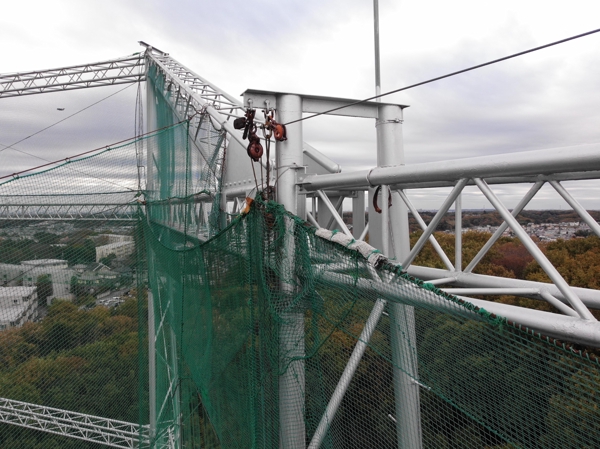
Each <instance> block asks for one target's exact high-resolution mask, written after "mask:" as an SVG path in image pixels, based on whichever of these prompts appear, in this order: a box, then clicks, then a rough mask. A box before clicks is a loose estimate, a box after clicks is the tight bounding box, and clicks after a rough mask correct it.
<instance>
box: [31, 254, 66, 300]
mask: <svg viewBox="0 0 600 449" xmlns="http://www.w3.org/2000/svg"><path fill="white" fill-rule="evenodd" d="M21 266H22V267H23V274H22V279H23V285H24V286H26V287H33V286H35V285H36V282H37V280H38V278H39V277H40V276H48V277H49V279H50V281H51V282H52V296H50V297H49V298H47V301H48V304H50V302H51V301H52V299H53V298H61V299H66V300H71V299H73V295H72V294H71V278H72V277H73V276H75V270H73V269H70V268H68V263H67V261H66V260H61V259H35V260H24V261H23V262H21Z"/></svg>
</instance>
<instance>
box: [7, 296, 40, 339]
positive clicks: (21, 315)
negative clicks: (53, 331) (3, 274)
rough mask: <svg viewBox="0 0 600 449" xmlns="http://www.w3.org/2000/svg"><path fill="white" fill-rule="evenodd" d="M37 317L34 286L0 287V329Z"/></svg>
mask: <svg viewBox="0 0 600 449" xmlns="http://www.w3.org/2000/svg"><path fill="white" fill-rule="evenodd" d="M37 317H38V300H37V288H36V287H1V288H0V330H4V329H9V328H12V327H21V326H23V324H25V323H26V322H27V321H35V320H36V319H37Z"/></svg>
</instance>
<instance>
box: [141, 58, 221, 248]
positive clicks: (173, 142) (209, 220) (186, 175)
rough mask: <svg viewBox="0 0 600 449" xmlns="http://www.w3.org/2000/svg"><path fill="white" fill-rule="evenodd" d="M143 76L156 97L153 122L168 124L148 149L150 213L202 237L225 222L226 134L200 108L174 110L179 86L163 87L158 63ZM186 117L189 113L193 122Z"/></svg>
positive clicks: (186, 231)
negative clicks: (222, 193)
mask: <svg viewBox="0 0 600 449" xmlns="http://www.w3.org/2000/svg"><path fill="white" fill-rule="evenodd" d="M147 80H148V81H147V82H148V89H151V90H152V92H153V93H154V98H155V99H156V105H155V106H156V108H155V111H156V126H157V128H164V127H167V128H168V129H169V133H168V136H169V138H168V139H165V138H162V139H161V141H160V144H158V145H153V146H152V149H151V151H149V155H148V168H147V189H146V196H147V199H148V201H149V203H148V204H149V205H150V206H149V210H148V213H149V215H150V217H151V219H152V220H153V221H155V222H160V223H163V224H165V225H168V226H170V227H178V228H179V230H180V231H182V232H184V233H188V234H190V235H193V236H196V237H198V236H199V237H200V238H202V239H204V240H206V239H207V238H209V237H210V236H212V235H214V234H216V233H217V232H218V231H219V230H220V229H221V227H222V226H223V222H222V220H223V216H224V212H223V211H221V209H220V200H221V196H220V190H221V178H222V174H223V159H224V151H225V150H224V133H222V132H219V131H217V130H216V129H215V127H214V126H213V124H212V122H211V119H210V117H209V115H208V114H205V113H202V111H196V113H194V111H191V110H186V109H183V110H177V111H175V110H173V109H172V106H171V105H172V104H175V103H176V101H175V100H174V98H173V97H176V96H177V90H176V89H175V88H174V87H172V88H171V89H167V88H165V82H166V81H165V78H164V75H163V74H162V73H161V72H160V71H158V70H157V68H156V66H150V68H149V70H148V76H147ZM165 92H166V94H164V93H165ZM165 95H166V96H165ZM186 114H187V116H186ZM188 116H192V117H193V118H192V119H191V120H193V125H194V126H193V127H192V126H190V119H188ZM184 119H185V121H183V122H182V120H184ZM178 123H179V125H177V124H178ZM173 125H177V126H173Z"/></svg>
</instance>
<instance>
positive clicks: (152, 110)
mask: <svg viewBox="0 0 600 449" xmlns="http://www.w3.org/2000/svg"><path fill="white" fill-rule="evenodd" d="M145 65H146V132H151V131H154V130H155V129H156V128H157V119H156V96H155V94H154V83H153V82H151V81H150V80H149V78H148V68H149V64H148V59H146V64H145ZM146 148H147V150H146V151H147V153H146V193H145V196H146V199H148V192H152V191H153V190H154V182H153V179H154V167H153V162H152V149H151V145H146ZM146 213H148V209H146ZM148 412H149V414H150V416H149V423H150V432H149V433H150V435H149V436H150V441H152V439H153V438H154V435H155V432H156V333H155V328H154V296H153V295H152V291H151V290H150V289H148Z"/></svg>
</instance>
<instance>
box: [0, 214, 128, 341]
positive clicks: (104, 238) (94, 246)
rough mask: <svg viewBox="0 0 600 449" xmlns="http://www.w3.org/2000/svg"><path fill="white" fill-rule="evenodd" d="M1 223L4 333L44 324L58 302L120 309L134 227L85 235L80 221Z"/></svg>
mask: <svg viewBox="0 0 600 449" xmlns="http://www.w3.org/2000/svg"><path fill="white" fill-rule="evenodd" d="M2 224H3V226H2V228H0V284H1V285H2V288H0V330H4V329H9V328H12V327H21V326H22V325H23V324H24V323H26V322H28V321H38V320H40V319H42V318H43V317H44V316H45V314H46V311H47V307H48V306H49V305H50V304H52V302H53V301H55V300H65V301H70V302H75V303H76V304H78V305H79V306H80V307H81V308H86V309H89V308H93V307H96V306H105V307H113V306H116V305H118V304H120V303H121V302H122V299H121V296H122V295H124V294H126V293H127V292H128V290H129V289H130V288H131V286H132V282H133V278H134V276H133V274H134V273H133V270H134V258H133V257H132V256H133V252H134V245H135V244H134V241H133V236H132V233H133V226H132V225H129V224H122V223H120V222H115V223H113V224H112V225H107V224H106V222H104V223H98V229H94V230H92V231H90V230H89V228H87V229H86V230H85V231H82V230H81V229H79V228H78V226H77V222H63V221H42V222H23V221H21V222H3V223H2ZM27 256H29V257H31V256H33V257H32V258H29V257H27Z"/></svg>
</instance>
